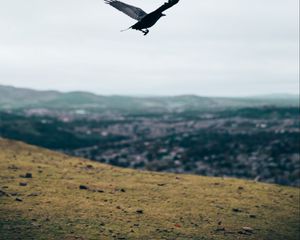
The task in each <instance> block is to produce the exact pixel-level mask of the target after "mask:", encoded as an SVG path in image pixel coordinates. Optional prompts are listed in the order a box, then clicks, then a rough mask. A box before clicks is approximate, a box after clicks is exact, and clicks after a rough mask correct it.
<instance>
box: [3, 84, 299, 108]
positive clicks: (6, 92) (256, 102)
mask: <svg viewBox="0 0 300 240" xmlns="http://www.w3.org/2000/svg"><path fill="white" fill-rule="evenodd" d="M292 96H293V95H292ZM264 105H279V106H291V105H292V106H297V105H299V101H298V98H297V97H296V96H293V97H290V98H287V97H286V95H285V97H284V98H280V97H279V98H278V97H266V98H264V97H248V98H224V97H200V96H196V95H182V96H171V97H131V96H117V95H115V96H100V95H96V94H93V93H89V92H79V91H76V92H67V93H63V92H58V91H37V90H31V89H25V88H15V87H11V86H1V85H0V109H19V108H57V109H76V108H83V109H95V110H103V109H105V110H116V111H131V110H142V111H178V110H179V111H182V110H186V109H189V110H206V109H220V108H228V107H251V106H264Z"/></svg>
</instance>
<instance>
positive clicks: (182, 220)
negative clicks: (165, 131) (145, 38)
mask: <svg viewBox="0 0 300 240" xmlns="http://www.w3.org/2000/svg"><path fill="white" fill-rule="evenodd" d="M298 204H299V189H296V188H288V187H281V186H275V185H268V184H260V183H254V182H249V181H242V180H235V179H221V178H209V177H199V176H188V175H173V174H159V173H152V172H139V171H134V170H128V169H120V168H115V167H111V166H108V165H102V164H99V163H95V162H91V161H88V160H84V159H76V158H71V157H68V156H66V155H62V154H58V153H54V152H51V151H48V150H44V149H40V148H36V147H32V146H29V145H25V144H23V143H19V142H13V141H8V140H3V139H0V239H270V240H271V239H272V240H276V239H285V240H288V239H291V240H292V239H297V237H298V236H299V222H298V220H299V219H298V218H299V205H298Z"/></svg>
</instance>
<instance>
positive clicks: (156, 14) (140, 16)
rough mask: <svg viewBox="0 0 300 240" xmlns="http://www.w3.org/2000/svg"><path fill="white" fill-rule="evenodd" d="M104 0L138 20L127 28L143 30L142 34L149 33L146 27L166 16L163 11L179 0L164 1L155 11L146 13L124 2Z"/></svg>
mask: <svg viewBox="0 0 300 240" xmlns="http://www.w3.org/2000/svg"><path fill="white" fill-rule="evenodd" d="M104 1H105V3H107V4H109V5H111V6H113V7H114V8H116V9H118V10H119V11H121V12H123V13H125V14H126V15H128V16H129V17H131V18H133V19H135V20H138V22H137V23H136V24H134V25H133V26H131V27H129V28H128V29H130V28H132V29H135V30H139V31H141V32H143V33H144V35H147V34H148V33H149V30H148V28H150V27H152V26H153V25H154V24H155V23H156V22H157V21H158V20H159V19H160V18H161V17H163V16H166V15H165V14H163V12H164V11H166V10H167V9H168V8H170V7H173V6H174V5H175V4H177V3H178V2H179V0H169V1H168V2H166V3H164V5H162V6H161V7H159V8H158V9H156V10H155V11H153V12H151V13H149V14H147V13H146V12H144V11H143V10H142V9H140V8H137V7H134V6H131V5H128V4H126V3H122V2H120V1H117V0H104ZM128 29H126V30H128Z"/></svg>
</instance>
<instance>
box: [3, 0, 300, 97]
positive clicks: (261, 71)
mask: <svg viewBox="0 0 300 240" xmlns="http://www.w3.org/2000/svg"><path fill="white" fill-rule="evenodd" d="M124 1H125V2H126V3H129V4H132V5H135V6H138V7H141V8H142V9H144V10H145V11H146V12H150V11H152V10H154V9H156V8H157V7H159V6H160V5H161V4H162V3H163V2H164V0H124ZM0 3H1V4H0V6H1V7H0V29H1V32H0V35H1V36H0V84H5V85H14V86H22V87H30V88H35V89H56V90H62V91H71V90H82V91H92V92H96V93H99V94H122V95H178V94H198V95H206V96H207V95H212V96H216V95H219V96H241V95H257V94H268V93H298V91H299V80H298V77H299V71H298V60H299V59H298V50H299V45H298V40H299V32H298V18H299V16H298V7H299V6H298V4H299V3H298V0H180V2H179V3H178V4H177V5H176V6H174V7H173V8H171V9H169V10H168V11H167V12H166V14H167V17H165V18H162V19H161V20H160V21H159V22H158V23H157V25H155V26H154V27H153V28H151V29H150V33H149V34H148V35H147V36H146V37H144V36H143V35H142V34H141V33H140V32H137V31H133V30H131V31H127V32H122V33H121V32H120V30H121V29H125V28H127V27H129V26H131V25H133V24H134V23H135V21H134V20H133V19H131V18H129V17H127V16H126V15H124V14H122V13H121V12H119V11H117V10H116V9H114V8H112V7H110V6H109V5H106V4H104V1H103V0H26V1H24V0H9V1H7V0H0Z"/></svg>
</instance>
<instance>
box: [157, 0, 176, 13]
mask: <svg viewBox="0 0 300 240" xmlns="http://www.w3.org/2000/svg"><path fill="white" fill-rule="evenodd" d="M178 2H179V0H169V1H168V2H165V3H164V5H162V6H161V7H159V8H158V9H156V10H155V12H161V13H162V12H163V11H166V10H167V9H168V8H170V7H173V6H174V5H175V4H177V3H178Z"/></svg>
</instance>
